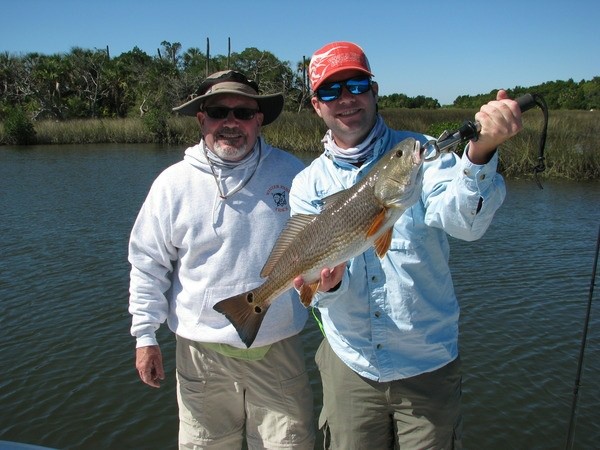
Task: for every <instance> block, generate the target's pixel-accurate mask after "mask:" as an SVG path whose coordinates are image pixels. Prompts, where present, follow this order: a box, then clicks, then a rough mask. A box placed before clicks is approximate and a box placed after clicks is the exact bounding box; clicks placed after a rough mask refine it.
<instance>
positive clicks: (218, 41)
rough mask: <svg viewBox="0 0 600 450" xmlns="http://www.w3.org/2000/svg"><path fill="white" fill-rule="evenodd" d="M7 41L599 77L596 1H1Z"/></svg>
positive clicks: (481, 77) (471, 81)
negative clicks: (321, 53) (168, 46)
mask: <svg viewBox="0 0 600 450" xmlns="http://www.w3.org/2000/svg"><path fill="white" fill-rule="evenodd" d="M0 11H1V13H0V14H1V17H2V20H1V22H2V24H1V26H0V51H2V52H5V51H6V52H9V53H11V54H17V55H19V54H23V53H27V52H39V53H43V54H53V53H68V52H69V51H70V50H71V48H72V47H82V48H85V49H105V48H106V46H108V47H109V49H110V53H111V55H112V56H117V55H119V54H121V53H122V52H127V51H129V50H132V49H133V48H134V47H136V46H137V47H138V48H140V49H141V50H143V51H145V52H146V53H148V54H149V55H155V54H156V51H157V48H159V47H160V43H161V42H162V41H169V42H171V43H173V42H179V43H181V45H182V49H183V50H184V51H185V50H186V49H188V48H191V47H197V48H199V49H201V50H202V51H203V52H204V51H205V49H206V39H207V38H209V39H210V48H211V54H212V55H217V54H219V55H227V39H228V38H231V51H232V52H241V51H243V50H244V49H245V48H247V47H256V48H258V49H259V50H265V51H270V52H271V53H273V54H274V55H275V56H276V57H277V58H278V59H280V60H283V61H290V62H291V63H292V67H294V66H295V65H296V63H297V62H299V61H302V57H303V56H306V57H307V58H309V57H310V55H311V54H312V52H313V51H314V50H316V49H317V48H319V47H321V46H322V45H324V44H326V43H328V42H331V41H334V40H349V41H353V42H356V43H357V44H359V45H361V46H362V47H363V48H364V50H365V51H366V53H367V56H368V57H369V60H370V62H371V67H372V69H373V72H374V74H375V80H376V81H378V82H379V85H380V93H381V94H383V95H389V94H392V93H395V92H398V93H404V94H406V95H408V96H410V97H414V96H417V95H425V96H427V97H433V98H436V99H438V100H439V101H440V103H441V104H449V103H452V101H454V99H455V98H456V97H457V96H458V95H463V94H469V95H472V94H481V93H487V92H489V91H491V90H492V89H496V88H513V87H515V86H533V85H537V84H541V83H543V82H546V81H555V80H568V79H569V78H572V79H573V80H575V81H580V80H582V79H585V80H590V79H592V78H593V77H594V76H600V1H598V0H570V1H556V0H520V1H514V0H504V1H501V2H496V1H493V0H484V1H482V0H479V1H472V0H464V1H443V0H384V1H378V0H361V1H358V0H345V1H339V0H318V1H315V0H299V1H292V0H262V1H261V0H255V1H240V0H229V1H227V0H214V1H212V2H211V1H207V0H194V1H188V0H175V1H171V0H161V1H156V0H146V1H134V0H98V1H89V0H54V1H49V0H2V1H1V2H0Z"/></svg>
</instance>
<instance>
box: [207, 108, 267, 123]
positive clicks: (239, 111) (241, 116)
mask: <svg viewBox="0 0 600 450" xmlns="http://www.w3.org/2000/svg"><path fill="white" fill-rule="evenodd" d="M229 111H233V117H235V118H236V119H238V120H250V119H254V116H255V115H256V113H257V112H258V109H252V108H227V107H226V106H205V107H204V112H205V113H206V115H207V116H208V117H210V118H211V119H221V120H222V119H225V118H226V117H227V116H228V115H229Z"/></svg>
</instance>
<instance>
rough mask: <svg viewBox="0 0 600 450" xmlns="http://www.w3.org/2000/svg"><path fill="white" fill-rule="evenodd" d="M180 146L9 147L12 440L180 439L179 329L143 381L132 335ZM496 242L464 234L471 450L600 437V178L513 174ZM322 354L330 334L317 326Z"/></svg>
mask: <svg viewBox="0 0 600 450" xmlns="http://www.w3.org/2000/svg"><path fill="white" fill-rule="evenodd" d="M181 157H182V149H181V148H166V147H161V146H150V145H88V146H46V147H24V148H11V147H0V235H1V239H0V355H1V369H0V370H1V372H0V373H1V376H0V440H7V441H20V442H28V443H32V444H38V445H45V446H49V447H54V448H61V449H62V448H64V449H128V448H130V449H172V448H176V441H177V405H176V399H175V391H174V388H175V377H174V355H173V350H174V339H173V337H172V335H171V334H170V332H169V331H168V330H167V328H166V326H163V327H162V328H161V330H160V332H159V339H160V341H161V344H162V350H163V354H164V356H165V366H166V370H167V374H168V375H167V376H168V378H167V380H166V381H165V382H164V384H163V386H162V387H161V389H158V390H155V389H151V388H149V387H147V386H145V385H143V384H142V383H141V382H140V381H139V379H138V377H137V373H136V371H135V368H134V340H133V338H132V337H131V336H130V335H129V320H130V319H129V315H128V312H127V301H128V273H129V266H128V263H127V240H128V236H129V231H130V229H131V226H132V224H133V221H134V219H135V217H136V214H137V212H138V209H139V207H140V206H141V203H142V201H143V199H144V197H145V195H146V193H147V191H148V188H149V187H150V184H151V182H152V180H153V179H154V178H155V177H156V175H157V174H158V173H159V172H160V171H161V170H162V169H163V168H165V167H166V166H168V165H170V164H172V163H174V162H175V161H178V160H179V159H181ZM507 184H508V195H507V199H506V202H505V204H504V205H503V207H502V208H501V209H500V211H499V212H498V214H497V216H496V219H495V221H494V223H493V224H492V226H491V228H490V229H489V230H488V232H487V234H486V235H485V237H484V238H482V239H481V240H479V241H477V242H472V243H465V242H458V241H455V240H453V241H452V242H451V245H452V257H451V266H452V271H453V275H454V281H455V285H456V290H457V292H458V295H459V298H460V301H461V307H462V315H461V342H460V348H461V355H462V360H463V369H464V384H463V389H464V395H463V400H464V402H463V403H464V405H463V412H464V423H465V430H464V432H465V437H464V444H465V448H467V449H507V448H511V449H560V448H565V442H566V437H567V431H568V428H569V422H570V419H571V415H572V411H571V410H572V407H571V406H572V403H573V399H574V397H575V395H574V394H575V391H577V396H576V399H577V409H576V412H575V415H574V417H575V428H574V430H575V448H578V449H595V448H599V445H600V444H598V443H599V442H600V411H599V409H598V406H599V405H600V388H599V387H598V383H597V380H598V373H599V372H600V345H599V343H600V336H599V333H598V331H599V329H600V316H599V311H598V305H597V301H598V299H597V297H598V295H597V292H595V295H594V297H595V298H594V301H595V302H596V304H592V311H591V321H590V327H589V333H588V335H587V345H586V348H585V354H584V358H583V362H584V364H583V371H582V376H581V382H580V386H579V388H578V389H577V390H575V380H576V375H577V366H578V360H579V355H580V348H581V342H582V335H583V330H584V320H585V316H586V307H587V303H588V296H589V292H590V282H591V274H592V267H593V262H594V255H595V246H596V239H597V234H598V227H599V225H600V183H583V182H580V183H574V182H556V181H546V182H544V189H543V190H540V189H539V188H537V186H536V185H535V183H533V182H532V181H509V182H508V183H507ZM304 335H305V339H306V351H307V364H308V366H309V370H310V374H311V379H312V382H313V387H314V390H315V414H318V411H319V409H320V393H321V391H320V380H319V376H318V372H317V370H316V368H315V364H314V359H313V356H314V352H315V350H316V347H317V346H318V343H319V341H320V334H319V331H318V329H317V327H316V325H315V324H314V322H313V321H310V322H309V323H308V325H307V328H306V330H305V331H304Z"/></svg>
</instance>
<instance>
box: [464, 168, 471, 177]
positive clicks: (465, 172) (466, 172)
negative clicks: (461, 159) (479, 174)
mask: <svg viewBox="0 0 600 450" xmlns="http://www.w3.org/2000/svg"><path fill="white" fill-rule="evenodd" d="M463 173H464V174H465V175H466V176H469V175H471V172H470V171H469V169H465V170H463Z"/></svg>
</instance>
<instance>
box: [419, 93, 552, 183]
mask: <svg viewBox="0 0 600 450" xmlns="http://www.w3.org/2000/svg"><path fill="white" fill-rule="evenodd" d="M515 101H516V102H517V103H518V105H519V108H520V109H521V112H525V111H529V110H530V109H532V108H534V107H535V106H539V107H540V108H541V110H542V112H543V113H544V128H543V130H542V134H541V136H540V144H539V148H538V164H537V165H536V166H535V167H534V168H533V172H534V176H535V181H536V183H537V185H538V186H539V187H540V189H543V188H542V185H541V183H540V182H539V180H538V177H537V175H538V173H541V172H543V171H544V170H545V169H546V165H545V162H544V161H545V157H544V149H545V147H546V135H547V134H548V106H547V105H546V101H545V100H544V98H543V97H542V96H541V95H539V94H525V95H523V96H521V97H518V98H516V99H515ZM480 131H481V124H480V123H479V122H472V121H470V120H467V121H465V122H463V124H462V125H461V126H460V128H458V129H457V130H455V131H451V132H449V131H444V132H443V133H442V134H441V135H440V137H439V138H438V139H437V140H431V141H429V142H427V143H426V144H425V145H424V148H425V147H429V146H432V147H433V148H434V152H433V154H432V155H431V156H429V157H427V158H425V161H433V160H435V159H437V158H439V157H440V156H441V154H442V153H449V152H451V151H453V150H454V148H455V147H456V146H457V145H458V144H461V143H464V142H467V141H470V140H474V141H476V140H477V138H478V136H479V132H480Z"/></svg>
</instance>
